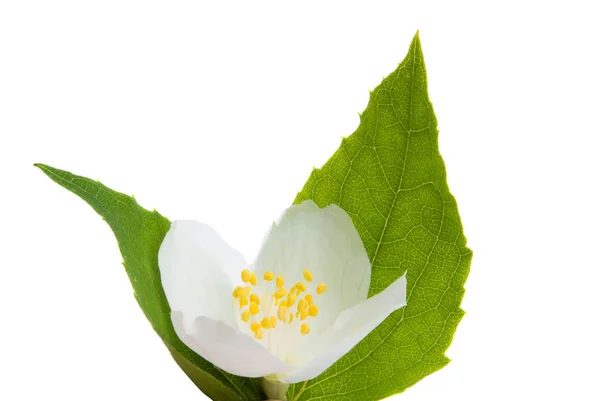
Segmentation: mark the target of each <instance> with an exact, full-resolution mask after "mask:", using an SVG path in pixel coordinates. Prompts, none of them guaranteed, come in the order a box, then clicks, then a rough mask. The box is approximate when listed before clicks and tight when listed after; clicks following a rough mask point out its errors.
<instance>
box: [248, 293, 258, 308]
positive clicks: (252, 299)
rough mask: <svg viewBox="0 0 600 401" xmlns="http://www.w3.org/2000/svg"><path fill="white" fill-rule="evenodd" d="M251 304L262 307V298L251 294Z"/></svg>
mask: <svg viewBox="0 0 600 401" xmlns="http://www.w3.org/2000/svg"><path fill="white" fill-rule="evenodd" d="M250 302H254V303H255V304H257V305H260V298H259V297H258V295H256V294H250Z"/></svg>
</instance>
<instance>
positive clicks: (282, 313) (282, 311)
mask: <svg viewBox="0 0 600 401" xmlns="http://www.w3.org/2000/svg"><path fill="white" fill-rule="evenodd" d="M287 313H288V310H287V308H286V307H285V306H283V305H280V306H279V310H278V311H277V317H278V318H279V320H281V321H282V322H285V321H286V317H287Z"/></svg>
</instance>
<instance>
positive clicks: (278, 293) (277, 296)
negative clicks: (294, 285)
mask: <svg viewBox="0 0 600 401" xmlns="http://www.w3.org/2000/svg"><path fill="white" fill-rule="evenodd" d="M286 294H287V291H286V289H285V288H280V289H278V290H277V291H275V294H273V297H275V299H281V298H283V297H285V295H286Z"/></svg>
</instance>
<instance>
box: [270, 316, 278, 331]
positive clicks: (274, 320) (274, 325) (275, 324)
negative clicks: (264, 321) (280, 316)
mask: <svg viewBox="0 0 600 401" xmlns="http://www.w3.org/2000/svg"><path fill="white" fill-rule="evenodd" d="M275 327H277V319H276V318H275V316H271V328H272V329H274V328H275Z"/></svg>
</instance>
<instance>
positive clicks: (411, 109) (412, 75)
mask: <svg viewBox="0 0 600 401" xmlns="http://www.w3.org/2000/svg"><path fill="white" fill-rule="evenodd" d="M416 50H417V49H416V46H415V48H414V49H413V59H412V69H411V86H410V105H409V119H408V127H407V128H405V129H406V131H407V140H406V148H405V150H404V160H403V162H402V173H401V175H400V179H399V180H398V187H397V188H396V192H395V194H394V200H393V201H392V205H391V206H390V209H389V211H388V214H387V218H386V221H385V224H384V226H383V230H382V232H381V236H380V238H379V241H378V242H377V248H376V249H375V252H374V254H373V257H372V258H371V265H373V264H374V263H375V261H376V259H377V256H378V255H379V249H380V248H381V243H382V241H383V237H384V235H385V233H386V230H387V226H388V221H389V219H390V217H391V215H392V212H393V210H394V207H395V205H396V202H397V199H398V195H399V194H400V192H401V191H400V189H401V188H402V183H403V181H404V172H405V170H406V163H407V156H408V148H409V144H410V134H411V132H412V123H413V87H414V85H415V80H414V76H415V69H416V66H417V57H416V54H415V53H416ZM394 113H396V110H395V109H394ZM382 168H383V166H382ZM342 187H343V184H342V185H341V187H340V193H341V192H342ZM441 226H442V225H441V224H440V229H441ZM438 237H439V233H438ZM436 241H437V240H436ZM436 243H437V242H436ZM433 248H434V247H432V250H431V251H430V252H429V257H428V261H429V258H430V257H431V253H432V252H433ZM403 316H404V309H402V317H401V318H399V319H398V320H397V321H396V324H395V326H394V329H392V330H390V331H389V332H388V334H387V335H386V336H385V337H384V338H383V340H382V341H380V342H379V344H377V345H376V346H375V347H373V348H372V349H370V350H369V352H367V354H366V355H364V356H363V357H362V358H360V359H359V360H358V361H356V362H355V363H353V364H351V365H349V366H348V367H346V368H344V369H342V370H340V371H338V372H336V373H335V374H333V375H331V376H327V377H325V378H323V379H321V380H318V381H315V382H313V383H311V384H310V385H309V386H304V387H302V389H301V392H300V394H302V393H303V392H304V391H306V390H308V389H310V388H312V387H314V386H315V385H317V384H323V383H324V382H326V381H328V380H329V379H332V378H334V377H336V376H338V375H340V374H342V373H344V372H345V371H347V370H350V369H352V368H353V367H354V366H356V365H358V364H359V363H361V362H362V361H363V360H364V359H366V358H367V357H368V356H370V355H371V354H372V353H373V352H374V351H375V350H377V349H378V348H379V347H380V346H381V345H382V344H384V343H385V341H386V340H387V339H388V337H389V336H390V335H391V334H392V333H394V331H395V329H396V328H397V327H398V326H399V325H400V323H401V322H402V320H403ZM440 335H441V334H440ZM424 354H425V353H423V354H422V355H421V358H423V355H424ZM421 358H420V359H419V360H421ZM377 383H379V382H377ZM298 400H300V398H298Z"/></svg>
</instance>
